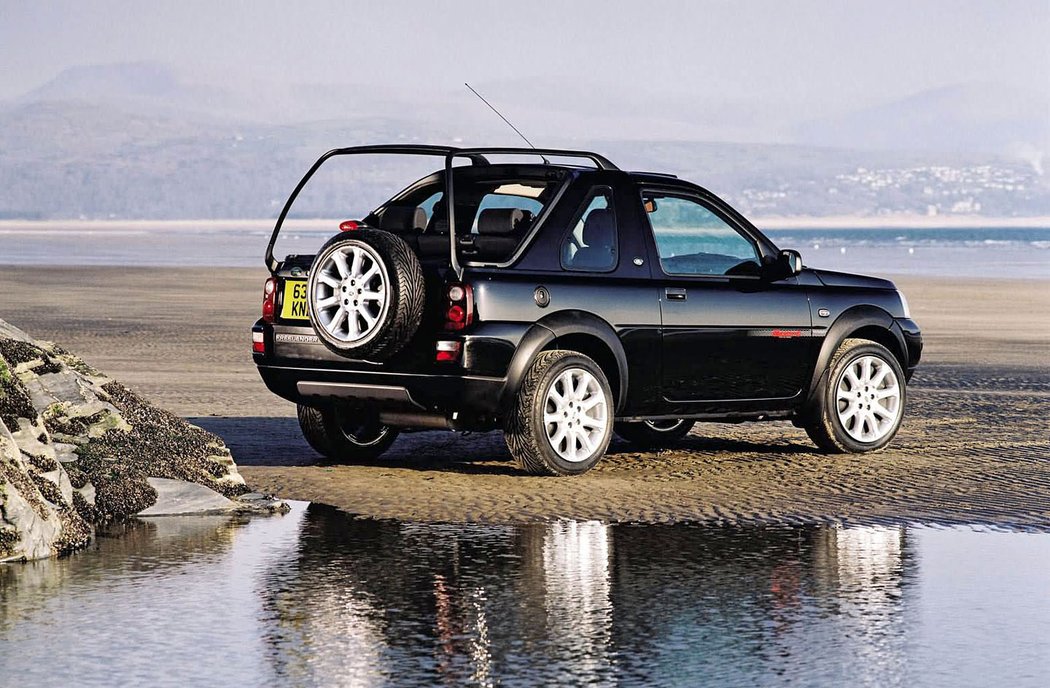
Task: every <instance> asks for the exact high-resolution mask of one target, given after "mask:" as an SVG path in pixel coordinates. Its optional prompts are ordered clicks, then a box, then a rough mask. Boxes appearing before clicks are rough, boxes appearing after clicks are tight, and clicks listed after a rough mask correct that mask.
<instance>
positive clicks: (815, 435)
mask: <svg viewBox="0 0 1050 688" xmlns="http://www.w3.org/2000/svg"><path fill="white" fill-rule="evenodd" d="M821 384H822V388H821V390H820V391H819V393H818V394H819V402H818V407H817V409H816V413H815V414H814V418H812V419H811V421H810V422H809V423H807V424H806V425H805V429H806V433H807V434H808V435H809V437H810V439H812V440H813V442H814V443H815V444H816V445H817V446H818V447H820V448H821V449H823V450H825V451H828V452H833V453H859V452H867V451H874V450H876V449H881V448H883V447H885V446H886V445H887V444H889V443H890V441H891V440H892V439H893V437H894V436H895V435H896V434H897V430H898V429H899V428H900V424H901V420H902V419H903V418H904V404H905V401H906V399H907V389H906V384H905V380H904V371H903V370H902V369H901V365H900V362H898V361H897V358H896V356H894V355H893V354H892V353H890V351H889V349H887V348H886V347H885V346H883V345H882V344H879V343H877V342H873V341H869V340H867V339H847V340H845V341H843V342H842V344H841V345H839V348H838V350H837V351H836V352H835V355H834V356H832V358H831V363H829V364H828V373H827V375H825V376H824V377H823V378H822V383H821Z"/></svg>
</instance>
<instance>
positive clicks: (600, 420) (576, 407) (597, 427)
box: [543, 368, 609, 463]
mask: <svg viewBox="0 0 1050 688" xmlns="http://www.w3.org/2000/svg"><path fill="white" fill-rule="evenodd" d="M543 427H544V429H545V430H546V432H547V441H548V442H550V445H551V447H552V448H553V449H554V451H555V452H556V453H557V454H558V456H560V457H561V458H563V459H565V460H566V461H568V462H570V463H579V462H581V461H586V460H587V459H588V458H590V456H591V455H592V454H594V452H595V450H596V449H598V448H599V447H601V446H602V443H603V442H604V441H605V436H606V434H608V432H609V403H608V400H607V399H606V398H605V393H604V392H603V391H602V386H601V383H599V382H598V380H597V378H595V377H594V375H592V374H591V373H590V372H588V371H587V370H584V369H583V368H569V369H567V370H564V371H562V372H561V373H560V374H559V375H558V376H557V377H556V378H554V382H552V383H551V386H550V387H549V388H548V389H547V398H546V401H545V403H544V406H543Z"/></svg>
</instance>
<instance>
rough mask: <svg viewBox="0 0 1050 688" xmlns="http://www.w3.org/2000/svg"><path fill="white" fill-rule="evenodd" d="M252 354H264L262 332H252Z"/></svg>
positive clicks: (264, 346) (264, 347)
mask: <svg viewBox="0 0 1050 688" xmlns="http://www.w3.org/2000/svg"><path fill="white" fill-rule="evenodd" d="M252 352H253V353H257V354H264V353H266V339H265V337H264V335H263V333H262V332H252Z"/></svg>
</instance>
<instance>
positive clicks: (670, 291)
mask: <svg viewBox="0 0 1050 688" xmlns="http://www.w3.org/2000/svg"><path fill="white" fill-rule="evenodd" d="M664 296H666V297H667V300H668V301H685V297H686V291H685V289H682V288H681V287H668V288H667V289H664Z"/></svg>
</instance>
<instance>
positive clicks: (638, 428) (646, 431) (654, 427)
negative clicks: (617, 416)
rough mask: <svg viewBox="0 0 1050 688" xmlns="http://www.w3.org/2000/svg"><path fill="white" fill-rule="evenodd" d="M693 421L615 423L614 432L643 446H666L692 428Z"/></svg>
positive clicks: (678, 419) (680, 419)
mask: <svg viewBox="0 0 1050 688" xmlns="http://www.w3.org/2000/svg"><path fill="white" fill-rule="evenodd" d="M693 425H694V421H691V420H686V419H684V418H676V419H673V420H645V421H642V422H640V423H617V424H616V426H615V428H616V434H617V435H619V436H620V437H622V438H623V439H625V440H627V441H628V442H630V443H631V444H635V445H638V446H639V447H645V448H659V447H667V446H670V445H672V444H674V443H675V442H677V441H679V440H680V439H682V438H683V437H685V436H686V435H688V434H689V431H690V430H692V429H693Z"/></svg>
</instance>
